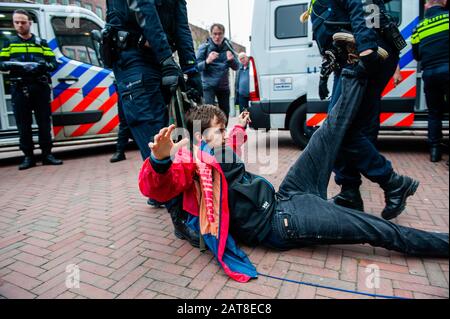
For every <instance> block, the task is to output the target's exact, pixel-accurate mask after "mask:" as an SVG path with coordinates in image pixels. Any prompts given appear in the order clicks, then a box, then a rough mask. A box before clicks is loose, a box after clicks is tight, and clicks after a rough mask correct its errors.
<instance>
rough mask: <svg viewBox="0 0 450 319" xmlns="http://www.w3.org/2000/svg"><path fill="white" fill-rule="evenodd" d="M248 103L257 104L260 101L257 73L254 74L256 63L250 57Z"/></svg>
mask: <svg viewBox="0 0 450 319" xmlns="http://www.w3.org/2000/svg"><path fill="white" fill-rule="evenodd" d="M249 64H250V70H249V72H250V101H252V102H259V101H260V100H261V97H260V94H259V82H258V73H257V72H256V63H255V59H254V58H253V57H250V62H249Z"/></svg>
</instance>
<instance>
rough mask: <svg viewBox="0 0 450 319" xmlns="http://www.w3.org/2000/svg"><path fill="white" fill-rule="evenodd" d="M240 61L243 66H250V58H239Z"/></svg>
mask: <svg viewBox="0 0 450 319" xmlns="http://www.w3.org/2000/svg"><path fill="white" fill-rule="evenodd" d="M239 61H240V62H241V64H242V65H243V66H245V67H246V66H247V65H248V56H246V55H244V56H242V57H240V58H239Z"/></svg>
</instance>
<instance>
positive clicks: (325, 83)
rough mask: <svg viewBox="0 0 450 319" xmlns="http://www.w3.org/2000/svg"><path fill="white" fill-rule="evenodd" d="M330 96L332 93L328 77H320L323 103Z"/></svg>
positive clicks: (320, 92) (320, 94) (320, 93)
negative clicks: (329, 88)
mask: <svg viewBox="0 0 450 319" xmlns="http://www.w3.org/2000/svg"><path fill="white" fill-rule="evenodd" d="M329 95H330V91H329V90H328V77H320V82H319V97H320V99H321V100H322V101H323V100H326V99H327V98H328V96H329Z"/></svg>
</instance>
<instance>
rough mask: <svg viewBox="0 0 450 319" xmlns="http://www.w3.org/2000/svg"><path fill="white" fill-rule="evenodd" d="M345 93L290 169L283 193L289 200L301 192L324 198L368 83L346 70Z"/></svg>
mask: <svg viewBox="0 0 450 319" xmlns="http://www.w3.org/2000/svg"><path fill="white" fill-rule="evenodd" d="M341 85H342V92H343V93H342V94H341V96H340V98H339V100H338V102H337V103H336V105H335V107H334V108H333V109H332V111H331V112H330V114H329V115H328V118H327V120H326V121H325V122H324V124H323V125H322V126H321V127H320V128H319V129H318V130H317V131H316V132H315V133H314V134H313V136H312V137H311V140H310V142H309V143H308V146H307V147H306V149H305V150H304V151H303V153H302V154H301V155H300V157H299V159H298V160H297V162H296V163H295V164H294V165H293V166H292V167H291V168H290V170H289V172H288V174H287V175H286V177H285V179H284V181H283V182H282V184H281V186H280V190H279V193H280V194H281V195H282V196H283V197H289V196H291V195H293V194H298V193H312V194H316V195H318V196H320V197H322V198H324V199H326V197H327V187H328V182H329V180H330V176H331V171H332V168H333V165H334V163H335V160H336V156H337V154H338V151H339V149H340V146H341V143H342V140H343V138H344V136H345V134H346V132H347V129H348V127H349V126H350V124H351V123H352V121H353V118H354V116H355V114H356V112H357V110H358V108H359V107H360V105H361V100H362V96H363V93H364V88H365V84H364V83H361V82H360V81H359V80H358V79H356V78H355V75H354V72H351V71H349V70H345V71H344V74H343V77H342V83H341Z"/></svg>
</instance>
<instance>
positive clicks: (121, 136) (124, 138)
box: [116, 96, 133, 153]
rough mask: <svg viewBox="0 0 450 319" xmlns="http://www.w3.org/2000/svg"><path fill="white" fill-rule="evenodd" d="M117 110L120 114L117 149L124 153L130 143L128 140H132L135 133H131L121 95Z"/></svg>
mask: <svg viewBox="0 0 450 319" xmlns="http://www.w3.org/2000/svg"><path fill="white" fill-rule="evenodd" d="M117 112H118V114H119V132H118V134H117V144H116V151H117V152H120V153H124V152H125V148H126V146H127V145H128V141H129V140H130V138H133V135H132V134H131V130H130V128H129V126H128V123H127V119H126V118H125V114H124V112H123V103H122V99H121V98H120V96H119V97H118V100H117Z"/></svg>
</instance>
